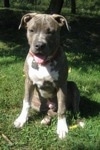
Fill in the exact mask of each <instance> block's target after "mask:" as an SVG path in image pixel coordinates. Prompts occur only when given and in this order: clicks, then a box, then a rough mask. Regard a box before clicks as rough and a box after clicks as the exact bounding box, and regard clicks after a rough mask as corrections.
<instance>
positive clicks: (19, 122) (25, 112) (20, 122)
mask: <svg viewBox="0 0 100 150" xmlns="http://www.w3.org/2000/svg"><path fill="white" fill-rule="evenodd" d="M32 90H33V85H32V83H31V81H30V80H29V79H28V78H26V80H25V95H24V99H23V107H22V111H21V114H20V115H19V117H18V118H17V119H16V120H15V121H14V126H15V127H16V128H21V127H22V126H23V125H24V123H25V122H26V121H27V119H28V112H29V108H30V103H31V102H30V101H31V96H32V95H31V94H32Z"/></svg>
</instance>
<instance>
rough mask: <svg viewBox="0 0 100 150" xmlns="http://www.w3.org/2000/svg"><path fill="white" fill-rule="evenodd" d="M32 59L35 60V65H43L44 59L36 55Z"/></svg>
mask: <svg viewBox="0 0 100 150" xmlns="http://www.w3.org/2000/svg"><path fill="white" fill-rule="evenodd" d="M34 59H35V61H36V63H38V64H43V63H44V61H45V57H44V56H36V55H34Z"/></svg>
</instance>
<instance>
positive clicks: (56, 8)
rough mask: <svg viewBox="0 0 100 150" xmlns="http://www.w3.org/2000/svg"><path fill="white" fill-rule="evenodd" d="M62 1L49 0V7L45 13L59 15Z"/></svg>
mask: <svg viewBox="0 0 100 150" xmlns="http://www.w3.org/2000/svg"><path fill="white" fill-rule="evenodd" d="M63 2H64V0H51V1H50V5H49V7H48V9H47V13H50V14H54V13H56V14H60V12H61V9H62V6H63Z"/></svg>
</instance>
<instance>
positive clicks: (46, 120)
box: [41, 116, 51, 125]
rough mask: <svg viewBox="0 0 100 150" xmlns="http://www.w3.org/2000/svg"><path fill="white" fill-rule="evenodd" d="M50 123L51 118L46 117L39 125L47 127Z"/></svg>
mask: <svg viewBox="0 0 100 150" xmlns="http://www.w3.org/2000/svg"><path fill="white" fill-rule="evenodd" d="M50 122H51V117H49V116H46V117H45V118H44V119H43V120H42V121H41V124H44V125H49V124H50Z"/></svg>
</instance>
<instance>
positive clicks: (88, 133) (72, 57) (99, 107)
mask: <svg viewBox="0 0 100 150" xmlns="http://www.w3.org/2000/svg"><path fill="white" fill-rule="evenodd" d="M2 12H3V13H2ZM7 13H8V16H9V18H12V19H11V20H12V21H10V22H8V24H6V23H7V19H8V18H7V19H6V18H5V15H6V14H7ZM11 14H12V15H11ZM21 14H23V12H14V11H13V12H12V13H10V12H7V10H6V11H5V10H0V18H1V20H2V21H1V22H0V24H1V25H2V28H1V30H0V150H61V149H62V150H99V146H100V59H99V58H100V56H99V54H100V52H99V50H100V49H99V39H100V33H99V18H97V17H86V16H85V17H81V16H68V19H69V20H68V21H69V24H70V25H71V28H72V30H71V32H70V33H68V32H67V33H66V34H65V29H64V32H63V31H62V33H63V34H62V35H63V36H62V41H63V42H62V44H63V48H64V50H65V51H66V55H67V57H68V62H69V67H70V68H71V72H70V73H69V77H68V79H69V80H73V81H75V82H76V83H77V85H78V87H79V90H80V93H81V103H80V113H81V117H82V118H83V119H84V122H85V128H84V129H82V128H80V127H78V128H76V129H70V130H69V133H68V135H67V136H66V138H65V139H64V140H59V139H58V137H57V135H56V123H57V118H56V117H55V118H54V119H53V120H52V123H51V125H50V126H43V125H41V124H40V122H41V120H42V118H43V114H42V115H40V114H38V113H35V112H33V111H32V110H31V111H30V117H29V121H28V122H27V123H26V125H25V126H24V127H23V128H22V129H15V128H14V126H13V122H14V120H15V119H16V117H17V116H18V115H19V113H20V111H21V108H22V99H23V93H24V76H23V65H24V60H25V57H26V54H27V52H28V44H27V40H26V38H25V31H23V30H22V31H18V30H17V27H18V22H19V20H20V17H21ZM15 16H16V17H15ZM8 20H9V19H8ZM66 116H67V118H68V124H69V125H73V124H74V123H75V120H74V119H73V118H70V114H68V115H67V114H66ZM2 134H4V135H6V136H7V137H8V138H9V140H10V141H11V142H12V144H11V145H10V144H9V142H7V141H6V140H5V139H4V138H3V136H2Z"/></svg>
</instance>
